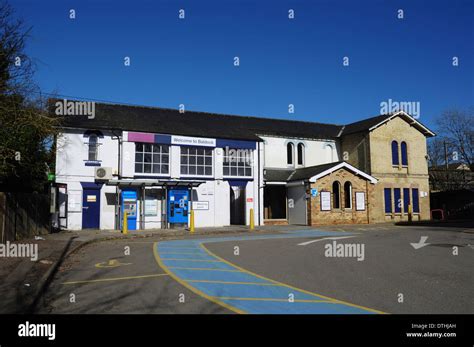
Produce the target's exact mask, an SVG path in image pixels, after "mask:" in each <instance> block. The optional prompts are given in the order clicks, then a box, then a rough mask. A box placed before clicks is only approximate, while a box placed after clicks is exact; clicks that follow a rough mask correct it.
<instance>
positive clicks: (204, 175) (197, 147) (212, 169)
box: [179, 146, 215, 177]
mask: <svg viewBox="0 0 474 347" xmlns="http://www.w3.org/2000/svg"><path fill="white" fill-rule="evenodd" d="M191 148H194V149H198V150H204V151H206V150H209V151H211V156H210V157H211V174H210V175H206V174H202V175H200V174H198V173H197V169H196V173H195V174H190V173H189V155H186V156H187V157H188V163H187V164H186V165H187V166H188V173H187V174H183V173H181V166H182V165H184V164H182V163H181V159H182V157H183V155H184V151H186V150H188V149H191ZM214 152H215V151H214V148H210V147H199V146H195V147H193V146H181V148H180V154H179V176H180V177H214V165H215V153H214ZM205 158H206V155H204V163H205V162H206V159H205ZM196 163H197V160H196ZM194 165H195V166H196V167H197V165H198V164H194ZM200 166H201V165H200ZM202 166H203V167H204V172H206V164H203V165H202Z"/></svg>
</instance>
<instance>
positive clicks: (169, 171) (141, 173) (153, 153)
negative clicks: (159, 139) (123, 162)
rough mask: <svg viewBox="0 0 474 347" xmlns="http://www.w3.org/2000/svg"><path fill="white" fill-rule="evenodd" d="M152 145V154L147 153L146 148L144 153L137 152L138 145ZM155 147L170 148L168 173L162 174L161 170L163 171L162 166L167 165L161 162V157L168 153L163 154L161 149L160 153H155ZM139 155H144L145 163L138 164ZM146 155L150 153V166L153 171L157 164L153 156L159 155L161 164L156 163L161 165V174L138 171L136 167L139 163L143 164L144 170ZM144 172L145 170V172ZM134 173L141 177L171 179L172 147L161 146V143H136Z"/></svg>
mask: <svg viewBox="0 0 474 347" xmlns="http://www.w3.org/2000/svg"><path fill="white" fill-rule="evenodd" d="M139 144H141V145H143V146H145V145H151V146H152V151H151V152H145V148H143V151H142V152H139V151H137V145H139ZM153 146H158V147H160V148H161V147H168V153H167V154H168V163H167V164H168V173H161V169H162V165H163V164H166V163H165V162H162V161H161V157H162V155H163V154H166V153H163V152H162V149H160V151H159V152H157V153H155V152H154V151H153ZM138 153H143V161H141V162H137V154H138ZM145 153H150V154H151V162H150V165H151V170H152V171H153V165H154V164H155V163H154V161H153V156H154V155H156V154H159V155H160V162H159V163H156V164H159V167H160V172H155V173H154V172H140V171H136V165H137V163H141V164H142V167H143V169H144V164H145V161H144V160H145V158H144V156H145ZM143 171H144V170H143ZM133 172H134V173H135V175H140V176H163V177H169V176H170V173H171V146H170V145H165V144H160V143H146V142H135V155H134V161H133Z"/></svg>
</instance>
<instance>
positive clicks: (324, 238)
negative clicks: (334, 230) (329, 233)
mask: <svg viewBox="0 0 474 347" xmlns="http://www.w3.org/2000/svg"><path fill="white" fill-rule="evenodd" d="M351 237H355V236H338V237H323V238H322V239H316V240H311V241H306V242H302V243H298V246H306V245H309V244H310V243H313V242H319V241H323V240H340V239H348V238H351Z"/></svg>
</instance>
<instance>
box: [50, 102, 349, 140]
mask: <svg viewBox="0 0 474 347" xmlns="http://www.w3.org/2000/svg"><path fill="white" fill-rule="evenodd" d="M55 101H61V100H53V101H50V102H51V103H53V102H55ZM68 101H74V100H68ZM62 125H63V126H64V127H72V128H86V129H91V128H94V129H122V130H129V131H142V132H154V133H162V134H179V135H189V136H202V137H215V138H228V139H237V140H254V141H261V139H260V138H259V137H258V136H257V135H275V136H285V137H296V138H298V137H300V138H313V139H335V138H336V137H337V135H338V134H339V132H340V130H341V128H342V126H340V125H334V124H322V123H314V122H303V121H294V120H285V119H272V118H262V117H247V116H233V115H224V114H216V113H206V112H194V111H186V112H185V113H180V112H179V110H175V109H166V108H157V107H144V106H129V105H116V104H105V103H96V108H95V118H93V119H88V118H87V116H67V117H64V118H63V123H62Z"/></svg>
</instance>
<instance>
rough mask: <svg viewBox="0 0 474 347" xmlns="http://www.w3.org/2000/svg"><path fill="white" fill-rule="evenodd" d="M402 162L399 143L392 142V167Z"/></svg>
mask: <svg viewBox="0 0 474 347" xmlns="http://www.w3.org/2000/svg"><path fill="white" fill-rule="evenodd" d="M399 164H400V160H399V158H398V142H397V141H392V165H397V166H398V165H399Z"/></svg>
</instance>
